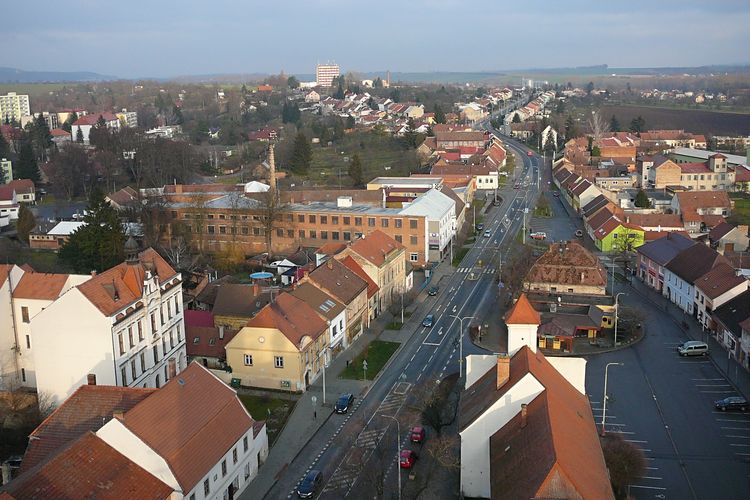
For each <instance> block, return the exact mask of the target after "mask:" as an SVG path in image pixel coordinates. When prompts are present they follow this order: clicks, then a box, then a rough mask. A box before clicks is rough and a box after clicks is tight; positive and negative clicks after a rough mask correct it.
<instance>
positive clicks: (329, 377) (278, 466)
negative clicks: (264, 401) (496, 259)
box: [252, 260, 454, 498]
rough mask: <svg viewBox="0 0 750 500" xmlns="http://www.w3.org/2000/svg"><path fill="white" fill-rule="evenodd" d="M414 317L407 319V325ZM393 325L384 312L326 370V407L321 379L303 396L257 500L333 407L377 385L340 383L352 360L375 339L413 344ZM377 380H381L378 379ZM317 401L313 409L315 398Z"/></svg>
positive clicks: (263, 471)
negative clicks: (349, 395)
mask: <svg viewBox="0 0 750 500" xmlns="http://www.w3.org/2000/svg"><path fill="white" fill-rule="evenodd" d="M453 271H454V269H453V267H452V266H451V265H450V262H448V261H447V260H446V261H444V262H442V263H440V265H438V266H437V267H436V268H434V269H433V273H432V277H431V280H430V283H431V284H438V283H439V282H440V280H441V279H442V278H443V277H444V276H448V275H450V274H451V273H453ZM427 299H428V296H427V292H426V290H424V289H423V290H422V292H421V293H420V294H419V295H418V296H417V298H416V299H415V300H414V302H413V303H412V304H410V305H409V306H407V307H406V308H405V311H409V312H410V313H411V316H414V315H415V314H417V313H418V311H419V309H420V308H421V307H422V305H423V304H424V303H425V301H426V300H427ZM411 316H410V317H409V318H408V319H407V318H404V319H405V320H406V321H407V323H408V321H409V319H410V318H411ZM391 321H393V316H392V315H391V314H390V313H389V312H387V311H386V312H384V313H382V314H381V315H380V316H378V317H377V318H375V319H374V320H373V321H371V322H370V327H369V328H367V329H366V330H365V331H364V333H362V335H360V336H359V337H358V338H357V339H356V340H355V341H354V342H352V343H351V345H350V346H349V348H348V349H347V350H346V351H344V352H342V353H341V354H339V355H338V356H337V357H336V358H335V359H333V360H331V362H330V364H329V365H328V368H326V404H325V406H323V404H322V403H323V378H322V376H321V377H318V378H317V379H316V380H315V382H313V383H312V384H310V387H309V388H308V390H307V391H306V392H305V393H304V394H302V395H301V396H300V397H299V399H298V400H297V403H296V404H295V406H294V409H293V410H292V413H291V414H290V415H289V417H288V418H287V421H286V423H285V424H284V428H283V429H282V430H281V432H280V433H279V437H278V438H277V440H276V442H275V443H274V444H273V446H272V447H271V449H270V452H269V454H268V458H267V459H266V461H265V462H264V463H263V465H262V466H261V467H260V469H259V471H258V476H257V477H256V478H255V479H254V480H253V482H252V490H253V492H254V493H253V497H254V498H263V497H265V495H266V494H267V493H268V491H269V490H270V489H271V488H272V487H273V485H274V483H275V482H276V480H277V479H278V478H279V477H280V476H281V475H282V474H283V473H284V471H285V469H286V467H287V466H288V465H289V464H290V463H291V462H292V461H294V460H295V459H296V458H297V456H298V455H299V453H300V452H301V451H302V449H303V448H304V447H305V445H307V443H308V442H309V441H310V440H311V439H312V438H313V437H314V436H315V435H316V434H317V432H318V431H319V430H320V428H321V427H322V426H323V424H325V422H326V421H327V420H328V419H329V418H330V417H331V415H332V414H333V405H334V403H335V401H336V398H337V397H338V396H339V395H340V394H342V393H346V392H350V393H352V394H355V395H356V396H357V399H362V397H364V395H365V394H366V393H367V390H368V389H369V386H370V385H371V384H372V383H373V381H364V380H349V379H340V378H338V375H339V374H340V373H341V371H342V370H343V369H344V368H346V363H347V361H348V360H351V359H353V358H354V357H356V356H357V355H359V354H360V353H361V352H362V351H363V350H364V349H365V348H366V347H367V346H368V345H369V344H370V342H372V341H373V340H375V339H381V340H390V341H395V342H399V343H401V344H403V343H405V342H406V341H408V340H409V338H410V336H411V335H412V334H413V333H414V332H413V331H409V329H408V328H403V329H401V330H386V329H385V327H386V325H387V324H388V323H390V322H391ZM376 380H377V379H376ZM313 396H315V398H316V399H317V401H316V404H315V405H313V402H312V398H313Z"/></svg>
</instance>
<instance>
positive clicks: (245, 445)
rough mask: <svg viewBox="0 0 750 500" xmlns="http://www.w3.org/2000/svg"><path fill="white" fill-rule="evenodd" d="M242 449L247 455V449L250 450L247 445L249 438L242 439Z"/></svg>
mask: <svg viewBox="0 0 750 500" xmlns="http://www.w3.org/2000/svg"><path fill="white" fill-rule="evenodd" d="M242 448H243V451H244V452H245V453H247V448H248V445H247V436H245V437H243V438H242Z"/></svg>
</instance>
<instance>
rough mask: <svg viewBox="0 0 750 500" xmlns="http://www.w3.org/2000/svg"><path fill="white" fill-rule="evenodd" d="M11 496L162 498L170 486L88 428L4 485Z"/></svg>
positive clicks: (40, 497) (167, 493)
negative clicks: (81, 434)
mask: <svg viewBox="0 0 750 500" xmlns="http://www.w3.org/2000/svg"><path fill="white" fill-rule="evenodd" d="M5 488H6V489H7V493H8V494H9V495H10V496H11V498H18V499H22V498H23V499H47V498H92V499H93V498H95V499H112V500H120V499H123V498H138V499H144V500H146V499H154V500H163V499H165V498H168V497H169V496H170V495H171V494H172V493H173V490H172V488H170V487H169V486H167V485H166V484H164V483H163V482H162V481H160V480H159V479H157V478H156V477H155V476H153V475H151V474H150V473H148V472H147V471H146V470H145V469H143V468H141V467H140V466H139V465H137V464H135V463H134V462H132V461H130V460H129V459H128V458H127V457H125V456H124V455H122V454H121V453H120V452H118V451H117V450H115V449H114V448H112V447H111V446H110V445H108V444H107V443H105V442H104V441H102V440H101V439H99V438H98V437H97V436H96V435H95V434H94V433H93V432H87V433H86V434H84V435H83V436H82V437H81V438H80V439H78V440H77V441H75V442H74V443H73V444H72V445H71V446H70V447H68V448H66V449H65V450H64V451H62V452H61V453H60V454H58V455H57V456H55V457H54V458H52V459H51V460H49V461H47V462H44V463H42V464H40V465H39V466H38V467H35V468H34V469H31V470H29V471H28V472H26V473H24V474H21V475H20V476H19V477H17V478H16V479H14V480H13V481H11V482H10V483H9V484H8V485H7V486H6V487H5Z"/></svg>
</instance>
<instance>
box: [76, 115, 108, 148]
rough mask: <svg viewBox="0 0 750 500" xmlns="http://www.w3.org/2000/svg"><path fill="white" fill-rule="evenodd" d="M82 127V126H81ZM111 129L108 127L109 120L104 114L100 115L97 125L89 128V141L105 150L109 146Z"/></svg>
mask: <svg viewBox="0 0 750 500" xmlns="http://www.w3.org/2000/svg"><path fill="white" fill-rule="evenodd" d="M79 128H80V127H79ZM109 139H110V135H109V129H108V128H107V122H106V121H105V120H104V117H103V116H99V119H98V120H96V125H94V126H93V127H91V130H89V143H90V144H91V145H92V146H96V147H97V148H98V149H101V150H105V149H107V146H109Z"/></svg>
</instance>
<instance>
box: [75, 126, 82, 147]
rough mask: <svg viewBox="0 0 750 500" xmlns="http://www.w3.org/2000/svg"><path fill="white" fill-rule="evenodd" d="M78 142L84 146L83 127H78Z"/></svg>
mask: <svg viewBox="0 0 750 500" xmlns="http://www.w3.org/2000/svg"><path fill="white" fill-rule="evenodd" d="M76 142H77V143H79V144H83V130H81V127H78V130H77V131H76Z"/></svg>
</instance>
